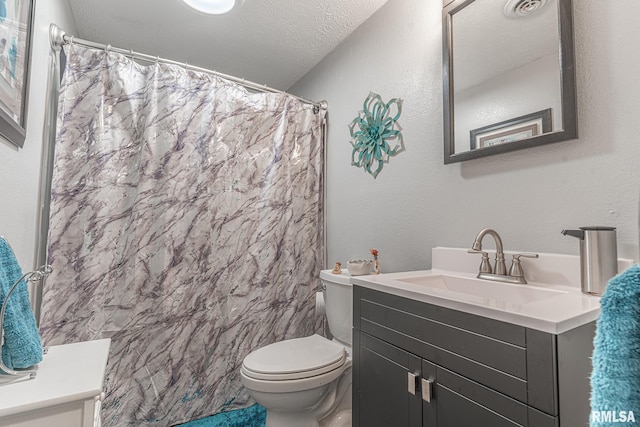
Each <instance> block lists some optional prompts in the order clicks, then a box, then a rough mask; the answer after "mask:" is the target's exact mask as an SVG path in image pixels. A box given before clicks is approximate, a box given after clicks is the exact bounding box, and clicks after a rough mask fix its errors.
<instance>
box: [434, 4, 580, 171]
mask: <svg viewBox="0 0 640 427" xmlns="http://www.w3.org/2000/svg"><path fill="white" fill-rule="evenodd" d="M443 30H444V73H443V75H444V92H445V114H444V116H445V123H444V125H445V163H452V162H457V161H462V160H468V159H474V158H477V157H484V156H487V155H492V154H498V153H503V152H506V151H512V150H517V149H521V148H527V147H532V146H537V145H541V144H548V143H551V142H558V141H564V140H567V139H572V138H575V137H577V125H576V111H575V76H574V66H573V37H572V32H573V29H572V25H571V1H570V0H455V1H453V2H451V3H450V4H449V5H448V6H446V7H445V8H444V13H443Z"/></svg>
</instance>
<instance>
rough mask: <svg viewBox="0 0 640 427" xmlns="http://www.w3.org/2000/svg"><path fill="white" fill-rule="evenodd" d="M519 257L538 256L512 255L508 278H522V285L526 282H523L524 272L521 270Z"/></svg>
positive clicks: (531, 255) (530, 255)
mask: <svg viewBox="0 0 640 427" xmlns="http://www.w3.org/2000/svg"><path fill="white" fill-rule="evenodd" d="M520 257H525V258H538V254H532V253H522V254H513V260H512V261H511V268H509V276H511V277H522V280H523V283H527V282H526V281H524V270H522V264H520Z"/></svg>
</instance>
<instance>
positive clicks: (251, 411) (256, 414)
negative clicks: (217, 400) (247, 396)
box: [174, 405, 267, 427]
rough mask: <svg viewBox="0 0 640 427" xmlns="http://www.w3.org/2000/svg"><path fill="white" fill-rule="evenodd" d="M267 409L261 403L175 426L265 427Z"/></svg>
mask: <svg viewBox="0 0 640 427" xmlns="http://www.w3.org/2000/svg"><path fill="white" fill-rule="evenodd" d="M266 420H267V410H266V409H264V408H263V407H262V406H260V405H253V406H249V407H248V408H244V409H237V410H235V411H229V412H221V413H219V414H216V415H213V416H211V417H207V418H202V419H200V420H195V421H189V422H188V423H184V424H179V425H177V426H174V427H264V425H265V423H266Z"/></svg>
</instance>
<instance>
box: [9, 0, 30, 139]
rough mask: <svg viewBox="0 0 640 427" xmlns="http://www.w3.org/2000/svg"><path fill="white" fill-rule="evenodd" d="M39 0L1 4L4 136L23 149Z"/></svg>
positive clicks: (12, 1) (11, 0) (13, 0)
mask: <svg viewBox="0 0 640 427" xmlns="http://www.w3.org/2000/svg"><path fill="white" fill-rule="evenodd" d="M34 3H35V0H0V136H2V137H3V138H4V139H6V140H7V141H9V142H10V143H11V144H13V145H15V146H16V147H20V148H22V146H23V145H24V140H25V136H26V119H27V117H26V116H27V114H26V113H27V95H28V93H27V92H28V86H29V58H30V52H31V38H32V34H33V29H32V26H33V16H34V13H33V12H34V8H35V5H34Z"/></svg>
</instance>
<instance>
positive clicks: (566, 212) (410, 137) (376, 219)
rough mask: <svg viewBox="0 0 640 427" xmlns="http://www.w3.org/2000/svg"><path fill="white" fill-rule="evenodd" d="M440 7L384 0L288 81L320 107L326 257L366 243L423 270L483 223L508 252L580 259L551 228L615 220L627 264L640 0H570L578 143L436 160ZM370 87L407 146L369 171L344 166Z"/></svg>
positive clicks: (638, 183)
mask: <svg viewBox="0 0 640 427" xmlns="http://www.w3.org/2000/svg"><path fill="white" fill-rule="evenodd" d="M440 7H441V2H439V1H435V0H433V1H425V0H389V2H388V3H387V4H386V5H385V6H384V7H383V8H382V9H381V10H380V11H378V12H377V14H375V15H374V16H373V17H372V18H371V19H370V20H369V21H367V22H365V23H364V24H363V25H362V26H361V27H360V28H359V29H358V30H357V31H356V32H355V33H354V34H352V36H351V37H350V38H349V39H347V40H346V41H345V42H344V43H342V44H341V45H340V46H339V47H338V48H337V49H336V50H334V51H333V52H332V53H331V54H329V55H328V56H327V57H326V58H325V59H324V60H323V61H322V62H320V64H318V65H317V66H316V67H315V68H314V69H313V70H312V71H311V72H310V73H309V74H308V75H306V76H305V77H304V78H303V79H302V80H301V81H300V82H298V83H297V84H296V85H295V86H294V87H292V88H291V89H290V91H291V92H293V93H295V94H297V95H301V96H305V97H307V98H311V99H326V100H327V101H328V102H329V116H330V129H329V143H328V167H327V170H328V176H327V185H328V200H327V209H328V224H329V225H328V230H327V233H328V235H327V237H328V251H329V262H330V263H333V262H335V261H342V262H344V261H346V260H348V259H350V258H355V257H363V256H367V255H368V249H369V248H370V247H376V248H377V249H378V250H379V251H380V259H381V266H382V270H383V272H384V271H387V272H390V271H400V270H413V269H422V268H429V267H430V266H431V254H430V251H431V248H432V247H434V246H454V247H470V245H471V243H472V241H473V239H474V237H475V235H476V233H477V232H478V231H479V230H480V229H482V228H484V227H492V228H495V229H496V230H497V231H498V232H499V233H500V234H501V235H502V238H503V241H504V243H505V248H506V249H509V250H521V251H536V252H555V253H567V254H577V253H578V242H577V241H576V240H575V239H572V238H568V237H564V236H562V235H561V234H560V230H562V229H563V228H573V227H578V226H584V225H611V226H615V227H618V251H619V255H620V256H621V257H627V258H633V259H637V258H638V194H639V193H640V118H639V116H640V107H639V104H638V100H639V99H640V83H638V78H639V76H640V55H638V53H637V46H638V45H640V31H638V29H637V22H636V18H637V17H638V16H640V2H638V1H637V0H616V1H614V2H602V1H599V0H575V1H574V13H575V27H576V28H575V38H576V56H577V58H576V60H577V65H576V66H577V80H578V109H579V132H580V138H579V139H578V140H573V141H568V142H562V143H557V144H552V145H548V146H544V147H538V148H532V149H528V150H523V151H519V152H514V153H508V154H503V155H499V156H494V157H489V158H484V159H477V160H472V161H468V162H464V163H456V164H451V165H446V166H445V165H444V164H443V160H442V158H443V148H442V141H443V136H442V132H443V131H442V83H441V79H442V70H441V67H442V61H441V56H442V47H441V46H442V45H441V43H442V36H441V9H440ZM369 91H374V92H377V93H379V94H380V95H382V97H383V99H385V100H388V99H390V98H393V97H401V98H403V99H404V108H403V113H402V116H401V118H400V124H401V125H402V128H403V135H404V138H405V146H406V151H405V152H403V153H401V154H399V155H398V156H396V157H394V158H391V161H390V162H389V164H387V165H385V167H384V169H383V171H382V172H381V173H380V175H378V178H377V179H373V178H372V177H371V176H369V175H368V174H366V173H365V172H364V171H363V170H361V169H357V168H355V167H353V166H351V165H350V155H351V146H350V145H349V143H348V141H349V132H348V128H347V125H348V123H349V122H350V121H351V120H352V119H353V118H354V117H355V116H356V114H357V112H358V110H360V109H362V102H363V101H364V99H365V98H366V96H367V94H368V93H369ZM487 246H489V245H487Z"/></svg>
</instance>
